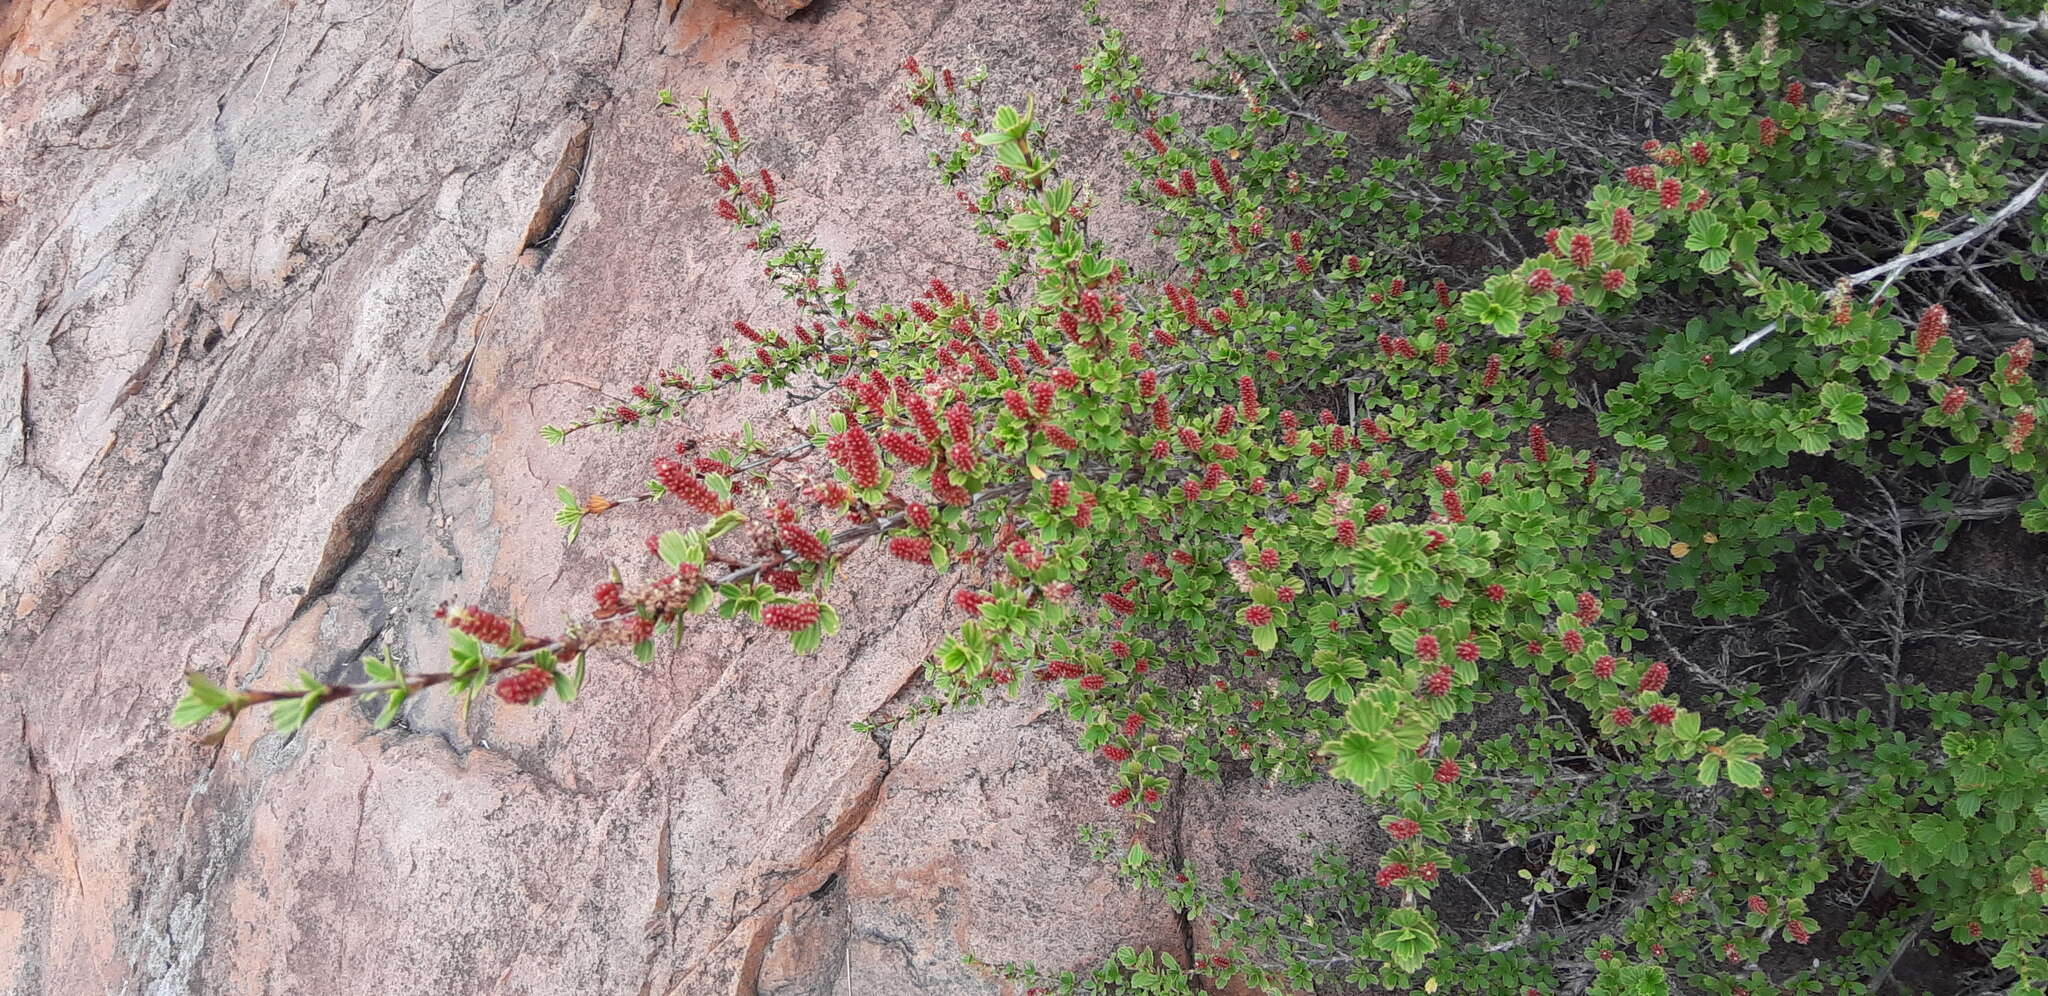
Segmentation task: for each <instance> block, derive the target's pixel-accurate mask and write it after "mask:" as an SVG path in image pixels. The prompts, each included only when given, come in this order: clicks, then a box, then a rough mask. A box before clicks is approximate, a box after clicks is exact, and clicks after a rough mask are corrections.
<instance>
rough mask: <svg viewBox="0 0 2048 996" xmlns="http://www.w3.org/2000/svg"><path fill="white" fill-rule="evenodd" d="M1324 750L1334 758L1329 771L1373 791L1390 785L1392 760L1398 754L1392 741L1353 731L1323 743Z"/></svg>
mask: <svg viewBox="0 0 2048 996" xmlns="http://www.w3.org/2000/svg"><path fill="white" fill-rule="evenodd" d="M1323 752H1324V753H1326V754H1328V755H1330V756H1331V757H1332V758H1334V762H1333V763H1332V764H1331V765H1330V774H1332V775H1334V776H1336V777H1338V778H1342V779H1344V780H1346V781H1349V782H1351V783H1352V784H1354V785H1357V786H1358V787H1359V788H1362V789H1364V790H1365V791H1366V792H1368V793H1373V794H1377V793H1379V792H1383V791H1385V790H1386V788H1387V786H1389V785H1390V784H1392V782H1393V775H1394V767H1395V762H1396V761H1398V760H1400V755H1401V752H1400V749H1399V748H1398V747H1395V746H1394V745H1393V744H1392V743H1391V742H1388V741H1386V740H1383V739H1381V738H1378V737H1372V736H1367V735H1366V734H1363V733H1359V732H1357V731H1355V730H1353V731H1347V732H1345V733H1344V734H1343V735H1342V736H1339V737H1338V738H1337V739H1335V740H1332V741H1330V742H1329V743H1326V744H1324V745H1323Z"/></svg>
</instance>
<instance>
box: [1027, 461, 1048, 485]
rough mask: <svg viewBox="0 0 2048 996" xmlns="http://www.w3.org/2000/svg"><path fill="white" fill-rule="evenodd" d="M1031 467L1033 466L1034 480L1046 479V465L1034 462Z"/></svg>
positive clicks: (1032, 475)
mask: <svg viewBox="0 0 2048 996" xmlns="http://www.w3.org/2000/svg"><path fill="white" fill-rule="evenodd" d="M1030 467H1031V479H1032V480H1034V481H1043V480H1045V468H1044V467H1041V466H1039V465H1037V464H1035V463H1034V464H1031V465H1030Z"/></svg>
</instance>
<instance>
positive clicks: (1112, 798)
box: [1109, 789, 1131, 809]
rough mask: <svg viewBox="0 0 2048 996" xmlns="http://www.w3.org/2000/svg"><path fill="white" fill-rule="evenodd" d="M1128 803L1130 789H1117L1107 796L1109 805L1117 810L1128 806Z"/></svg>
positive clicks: (1129, 800)
mask: <svg viewBox="0 0 2048 996" xmlns="http://www.w3.org/2000/svg"><path fill="white" fill-rule="evenodd" d="M1130 802H1131V790H1130V789H1117V790H1116V791H1114V792H1111V793H1110V794H1109V804H1110V805H1112V806H1115V807H1116V808H1118V809H1122V808H1123V807H1125V806H1127V805H1130Z"/></svg>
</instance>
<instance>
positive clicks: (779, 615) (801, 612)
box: [761, 602, 819, 633]
mask: <svg viewBox="0 0 2048 996" xmlns="http://www.w3.org/2000/svg"><path fill="white" fill-rule="evenodd" d="M818 609H819V605H818V603H816V602H778V603H776V604H774V605H769V606H766V607H764V608H762V609H761V625H763V626H766V627H768V628H769V629H779V630H781V631H783V632H785V633H795V632H797V631H799V630H805V629H809V628H811V627H812V626H815V625H817V622H818Z"/></svg>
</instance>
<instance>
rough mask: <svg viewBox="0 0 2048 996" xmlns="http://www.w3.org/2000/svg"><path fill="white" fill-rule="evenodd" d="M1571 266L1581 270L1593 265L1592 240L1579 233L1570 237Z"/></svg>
mask: <svg viewBox="0 0 2048 996" xmlns="http://www.w3.org/2000/svg"><path fill="white" fill-rule="evenodd" d="M1572 265H1573V266H1574V267H1577V268H1579V269H1581V270H1584V269H1588V268H1590V267H1591V266H1592V265H1593V238H1592V236H1589V235H1587V234H1585V233H1584V232H1581V233H1579V234H1577V235H1573V236H1572Z"/></svg>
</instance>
